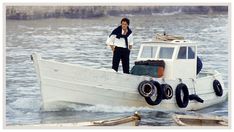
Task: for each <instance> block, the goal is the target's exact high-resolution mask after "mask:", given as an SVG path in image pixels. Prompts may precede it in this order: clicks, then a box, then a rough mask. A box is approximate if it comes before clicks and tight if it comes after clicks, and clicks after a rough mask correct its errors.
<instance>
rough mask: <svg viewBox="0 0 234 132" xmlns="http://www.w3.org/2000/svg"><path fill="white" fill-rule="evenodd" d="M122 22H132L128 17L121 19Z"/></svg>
mask: <svg viewBox="0 0 234 132" xmlns="http://www.w3.org/2000/svg"><path fill="white" fill-rule="evenodd" d="M122 22H126V23H127V24H128V25H129V24H130V20H129V19H128V18H126V17H125V18H123V19H122V20H121V23H122Z"/></svg>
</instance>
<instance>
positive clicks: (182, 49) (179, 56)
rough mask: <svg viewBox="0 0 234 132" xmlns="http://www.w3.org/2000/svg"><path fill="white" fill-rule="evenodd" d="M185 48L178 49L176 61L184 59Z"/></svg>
mask: <svg viewBox="0 0 234 132" xmlns="http://www.w3.org/2000/svg"><path fill="white" fill-rule="evenodd" d="M186 53H187V47H180V50H179V53H178V57H177V58H178V59H186Z"/></svg>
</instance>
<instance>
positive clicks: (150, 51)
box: [141, 46, 158, 58]
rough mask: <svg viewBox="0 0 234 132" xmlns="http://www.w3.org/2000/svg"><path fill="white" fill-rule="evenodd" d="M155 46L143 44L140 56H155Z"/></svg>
mask: <svg viewBox="0 0 234 132" xmlns="http://www.w3.org/2000/svg"><path fill="white" fill-rule="evenodd" d="M157 48H158V47H157V46H144V47H143V50H142V53H141V58H155V56H156V52H157Z"/></svg>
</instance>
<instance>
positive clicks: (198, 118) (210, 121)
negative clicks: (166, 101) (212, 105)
mask: <svg viewBox="0 0 234 132" xmlns="http://www.w3.org/2000/svg"><path fill="white" fill-rule="evenodd" d="M173 120H174V121H175V123H176V124H177V125H179V126H228V120H227V119H226V118H224V117H220V116H208V115H206V116H205V115H179V114H175V115H173Z"/></svg>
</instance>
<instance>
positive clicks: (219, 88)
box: [213, 80, 223, 96]
mask: <svg viewBox="0 0 234 132" xmlns="http://www.w3.org/2000/svg"><path fill="white" fill-rule="evenodd" d="M213 88H214V91H215V94H216V95H217V96H222V95H223V88H222V85H221V84H220V82H219V81H218V80H214V81H213Z"/></svg>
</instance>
